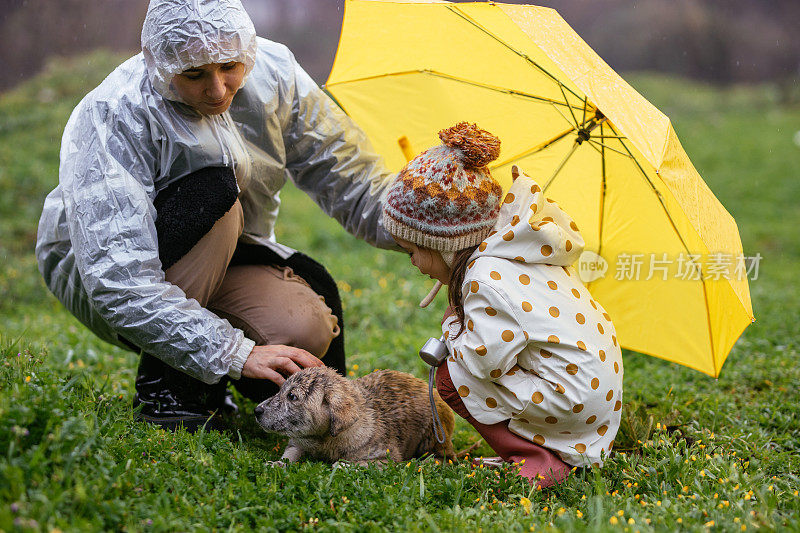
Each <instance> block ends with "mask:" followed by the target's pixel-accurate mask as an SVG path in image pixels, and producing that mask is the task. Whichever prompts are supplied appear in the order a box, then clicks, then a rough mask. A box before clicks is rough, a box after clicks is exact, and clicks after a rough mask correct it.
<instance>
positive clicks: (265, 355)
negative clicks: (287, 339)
mask: <svg viewBox="0 0 800 533" xmlns="http://www.w3.org/2000/svg"><path fill="white" fill-rule="evenodd" d="M298 365H300V366H302V367H303V368H311V367H315V366H325V363H323V362H322V361H320V360H319V359H318V358H316V357H314V356H313V355H311V354H310V353H309V352H307V351H305V350H303V349H301V348H295V347H293V346H284V345H283V344H273V345H269V346H256V347H255V348H253V351H252V352H250V355H249V356H247V361H245V362H244V366H243V367H242V376H244V377H246V378H255V379H268V380H270V381H271V382H273V383H275V384H276V385H278V386H280V385H282V384H283V382H284V381H286V378H284V377H283V374H285V375H287V376H291V375H292V374H294V373H295V372H300V370H301V368H300V366H298Z"/></svg>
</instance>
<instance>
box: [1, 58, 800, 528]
mask: <svg viewBox="0 0 800 533" xmlns="http://www.w3.org/2000/svg"><path fill="white" fill-rule="evenodd" d="M118 61H119V58H117V57H113V56H108V55H105V54H102V53H98V54H93V55H91V56H87V57H84V58H80V59H77V60H73V61H68V62H64V61H61V62H59V63H56V64H52V65H51V66H50V67H49V68H48V70H47V71H46V72H45V73H44V74H43V75H41V76H40V77H38V78H36V79H34V80H32V81H30V82H28V83H26V84H24V85H23V86H21V87H19V88H17V89H16V90H14V91H13V92H10V93H7V94H4V95H1V96H0V257H1V259H0V335H1V336H2V337H1V338H0V353H1V354H2V363H0V530H2V531H16V530H44V531H50V530H52V529H54V528H58V529H61V530H64V531H67V530H106V529H107V530H120V529H124V530H130V531H139V530H195V529H217V530H247V529H254V528H258V529H263V530H285V529H292V530H296V529H303V528H314V529H321V530H324V529H327V530H338V529H342V530H359V531H371V530H383V529H386V528H393V529H404V530H411V531H417V530H426V531H427V530H436V529H441V530H466V531H475V530H478V529H482V530H485V531H529V530H530V529H531V528H535V529H536V530H537V531H539V530H562V531H572V530H577V531H583V530H592V531H595V530H606V529H623V528H624V529H627V530H630V531H637V530H641V531H649V530H661V531H665V530H675V529H686V530H696V531H701V530H706V529H708V528H713V529H714V530H726V531H740V530H742V528H747V529H748V530H752V529H754V528H764V529H768V530H772V529H791V530H800V522H798V519H797V515H798V512H800V503H799V502H800V498H798V496H797V491H798V489H800V479H798V472H800V456H799V455H798V451H799V450H800V392H798V385H797V384H798V382H800V365H798V359H797V358H798V343H797V339H798V338H800V309H798V305H797V302H798V300H799V299H800V289H798V287H799V286H800V285H798V283H797V281H796V276H797V275H798V274H800V241H799V240H798V238H797V235H798V230H797V228H798V227H800V207H798V203H797V201H798V199H799V198H800V179H798V178H800V176H798V175H797V168H798V167H799V165H798V163H800V148H798V147H797V146H795V145H794V143H793V141H792V137H793V136H794V134H795V131H796V130H797V129H800V109H797V108H792V109H787V108H781V107H779V106H778V105H777V104H776V103H775V101H776V99H775V97H774V96H773V92H772V89H771V88H770V87H768V86H763V87H736V88H732V89H727V90H719V89H712V88H709V87H707V86H702V85H697V84H694V83H691V82H687V81H682V80H674V79H669V78H663V77H658V76H653V75H637V76H629V77H628V78H629V80H630V81H631V82H632V83H633V84H634V85H635V86H636V87H637V88H638V89H639V90H641V91H642V93H643V94H644V95H645V96H646V97H648V98H649V99H651V101H653V103H654V104H656V105H657V106H659V107H660V108H661V109H663V110H664V111H665V112H666V113H668V114H669V115H670V117H671V118H672V119H673V122H674V124H675V128H676V130H677V132H678V134H679V136H680V138H681V140H682V142H683V144H684V147H685V148H686V149H687V151H688V153H689V154H690V156H691V157H692V160H693V162H694V163H695V165H696V166H697V169H698V170H699V171H700V174H701V175H702V176H703V177H704V178H705V179H706V181H707V182H708V183H709V185H710V186H711V188H712V190H713V191H714V192H715V193H716V194H717V196H718V197H719V198H720V199H721V200H722V202H723V203H724V204H725V206H726V207H727V208H728V210H729V211H730V212H731V213H732V214H733V215H734V217H735V218H736V220H737V221H738V223H739V228H740V232H741V236H742V240H743V243H744V249H745V252H746V254H748V255H752V254H755V253H756V252H760V253H761V254H762V255H763V256H764V259H763V261H762V264H761V272H760V274H761V275H760V277H759V279H758V280H757V281H754V282H751V291H752V295H753V302H754V304H753V305H754V309H755V313H756V316H757V318H758V322H756V323H755V324H754V325H753V326H751V327H750V328H748V329H747V330H746V332H745V334H744V336H743V337H742V338H741V339H740V341H739V342H738V343H737V345H736V346H735V348H734V349H733V352H732V353H731V355H730V357H729V358H728V361H727V363H726V364H725V367H724V369H723V371H722V376H721V377H720V379H718V380H714V379H711V378H709V377H707V376H705V375H703V374H700V373H698V372H695V371H691V370H688V369H685V368H682V367H679V366H676V365H673V364H669V363H665V362H663V361H660V360H657V359H654V358H650V357H645V356H641V355H638V354H626V360H625V398H626V404H625V408H624V411H623V413H624V419H623V426H622V430H621V434H620V437H619V438H618V440H617V442H618V443H620V448H621V449H622V450H623V452H622V453H617V454H616V455H615V456H614V457H613V459H611V460H610V461H609V462H608V463H607V466H606V467H605V468H604V469H603V470H602V472H588V473H585V474H579V475H576V476H573V477H572V478H571V479H569V480H568V481H567V482H566V483H565V484H563V485H562V486H560V487H558V488H555V489H552V490H548V491H541V492H539V491H535V492H531V491H530V489H529V488H528V487H527V486H526V485H525V484H524V483H522V482H521V481H520V480H519V478H517V477H515V476H514V475H513V474H512V473H511V472H509V471H501V472H490V471H487V470H483V469H478V470H473V469H472V468H471V467H469V466H467V465H463V464H462V465H444V466H443V465H437V464H435V462H433V461H430V460H428V461H422V462H418V461H413V462H411V463H409V464H407V463H402V464H396V465H389V466H388V467H386V468H384V469H382V470H378V469H375V468H367V469H361V468H355V469H336V470H333V469H331V467H330V466H328V465H324V464H319V463H312V462H305V463H301V464H298V465H293V466H290V467H289V468H287V469H285V470H282V469H272V468H266V467H264V466H263V464H264V461H266V460H270V459H276V458H277V457H278V456H279V453H280V449H281V447H282V446H283V444H284V442H283V441H282V440H281V439H277V438H274V437H271V436H268V435H265V434H263V433H262V432H260V430H259V429H258V428H257V427H256V426H255V424H254V421H253V420H252V417H251V416H249V414H248V415H247V416H245V417H243V418H242V419H240V420H237V421H235V422H234V429H233V431H231V432H230V433H229V434H220V433H216V432H209V433H201V434H198V435H188V434H186V433H185V432H179V433H174V434H173V433H167V432H164V431H161V430H159V429H155V428H153V427H149V426H144V425H141V424H138V423H135V422H134V421H133V418H132V413H131V409H130V403H131V398H132V395H133V378H134V375H135V368H136V362H137V361H136V357H135V356H134V355H133V354H130V353H127V352H124V351H122V350H119V349H116V348H113V347H110V346H108V345H106V344H103V343H102V342H100V341H98V340H97V339H95V338H94V337H93V336H92V334H91V333H89V332H88V331H86V330H85V329H84V328H83V327H82V326H81V325H80V324H79V323H78V322H77V321H76V320H75V319H73V318H72V317H71V316H70V315H69V314H68V313H67V312H66V311H64V309H62V307H61V306H60V304H59V303H58V302H57V301H55V299H54V298H53V297H52V296H51V295H50V294H49V293H48V292H47V290H46V289H45V287H44V286H43V283H42V282H41V280H40V278H39V274H38V272H37V269H36V264H35V260H34V258H33V246H34V241H35V235H36V224H37V220H38V215H39V212H40V209H41V205H42V201H43V198H44V196H45V194H46V193H47V192H48V191H49V190H50V189H51V188H52V187H53V186H54V184H55V183H56V181H57V166H58V148H59V144H60V136H61V132H62V130H63V127H64V124H65V122H66V120H67V117H68V115H69V112H70V110H71V109H72V108H73V107H74V105H75V104H76V103H77V102H78V100H79V99H80V98H81V96H82V95H83V94H85V92H86V91H87V90H89V89H90V88H91V87H93V86H94V85H95V84H96V83H97V82H99V80H100V79H101V78H102V76H103V75H105V73H107V72H109V71H110V70H111V69H112V68H113V66H114V65H115V64H116V63H117V62H118ZM283 198H284V204H283V205H284V208H283V212H282V214H281V219H280V223H279V227H278V235H279V238H280V239H281V240H282V241H283V242H286V243H287V244H290V245H293V246H295V247H297V248H300V249H303V250H306V251H310V252H312V253H313V254H314V255H315V256H316V257H317V258H318V259H320V260H321V261H323V262H324V263H326V264H327V265H328V266H329V268H330V269H331V271H332V272H333V274H334V275H335V277H336V278H337V279H338V280H340V287H341V289H342V294H343V298H344V303H345V307H346V320H347V327H348V337H347V345H348V346H347V347H348V353H349V364H350V365H352V368H353V373H354V374H356V375H362V374H365V373H367V372H370V371H372V370H373V369H375V368H396V369H400V370H406V371H410V372H413V373H414V374H416V375H418V376H420V377H422V376H424V375H425V374H424V373H425V367H424V365H423V364H422V363H421V362H420V361H419V360H418V358H417V356H416V355H415V354H416V350H417V348H418V346H419V345H420V344H421V342H422V341H424V340H425V339H426V338H427V337H428V336H430V335H433V334H436V333H437V331H438V320H437V315H439V314H440V313H441V310H442V308H443V306H444V300H443V298H442V296H440V297H439V299H438V300H437V302H436V304H435V308H434V309H431V310H428V311H425V312H423V311H420V310H419V309H418V308H417V307H416V302H418V301H419V299H420V298H421V297H422V296H424V294H425V293H426V292H427V290H428V289H429V287H430V282H429V281H424V280H423V279H422V278H421V277H420V276H419V275H418V274H415V272H414V271H413V270H412V267H411V266H410V264H408V263H407V261H406V260H405V259H404V258H403V257H402V256H399V255H396V254H391V253H387V252H381V251H377V250H374V249H372V248H370V247H369V246H367V245H365V244H363V243H361V242H358V241H356V240H355V239H353V238H351V237H350V236H348V235H346V234H345V233H344V232H343V231H342V230H341V229H340V228H339V227H338V226H337V225H336V224H335V223H334V222H332V221H330V220H328V219H327V218H326V217H325V216H324V215H322V214H321V212H320V211H319V210H318V209H316V208H315V207H314V206H313V205H312V204H311V203H310V201H309V200H308V199H307V198H306V197H304V196H303V195H302V194H301V193H299V192H298V191H296V190H295V189H293V188H291V187H287V189H286V191H285V194H284V196H283ZM356 365H357V367H356ZM239 400H240V405H241V406H242V407H243V409H244V411H245V412H247V413H249V412H251V410H252V408H253V405H252V403H247V402H245V401H243V400H241V398H239ZM476 438H477V437H476V434H475V433H474V432H472V430H471V429H470V428H469V427H468V426H467V425H466V424H464V423H463V422H459V425H458V426H457V433H456V446H457V447H458V448H462V447H465V446H467V445H469V444H470V443H472V442H473V441H474V440H475V439H476ZM482 451H483V452H488V449H487V448H485V446H484V447H483V448H482ZM523 497H525V498H530V500H531V505H530V508H529V513H528V512H526V509H525V506H523V505H521V503H520V501H521V498H523Z"/></svg>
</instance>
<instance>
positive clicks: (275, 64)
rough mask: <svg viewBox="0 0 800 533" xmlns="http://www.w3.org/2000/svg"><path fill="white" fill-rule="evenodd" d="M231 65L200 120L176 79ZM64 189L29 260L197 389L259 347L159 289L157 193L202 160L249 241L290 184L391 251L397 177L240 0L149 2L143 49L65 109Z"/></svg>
mask: <svg viewBox="0 0 800 533" xmlns="http://www.w3.org/2000/svg"><path fill="white" fill-rule="evenodd" d="M229 61H240V62H242V63H244V65H245V67H246V72H247V76H246V78H245V82H244V83H243V86H242V87H241V88H240V90H239V92H238V93H237V94H236V96H235V97H234V99H233V103H232V104H231V107H230V109H229V110H228V111H226V112H225V113H223V114H221V115H208V116H205V115H200V114H198V113H196V112H195V111H194V110H193V109H192V108H190V107H189V106H187V105H186V104H184V103H182V102H180V100H179V98H178V96H177V94H176V93H175V92H174V90H173V88H172V86H171V80H172V77H173V76H174V75H175V74H177V73H179V72H181V71H183V70H186V69H188V68H191V67H196V66H200V65H204V64H208V63H224V62H229ZM60 158H61V163H60V168H59V184H58V186H57V187H56V188H55V189H54V190H53V191H52V192H51V193H50V194H49V195H48V196H47V199H46V200H45V205H44V210H43V212H42V216H41V220H40V222H39V234H38V239H37V245H36V255H37V258H38V262H39V269H40V271H41V273H42V275H43V277H44V279H45V282H46V283H47V286H48V287H49V288H50V290H51V291H52V292H53V293H54V294H55V295H56V297H57V298H58V299H59V300H60V301H61V302H62V303H63V304H64V305H65V306H66V307H67V309H69V310H70V311H71V312H72V313H73V314H74V315H75V316H76V317H77V318H78V319H79V320H80V321H81V322H83V323H84V324H85V325H87V326H88V327H89V328H90V329H91V330H92V331H94V332H95V333H96V334H97V335H98V336H100V337H101V338H103V339H105V340H107V341H109V342H112V343H115V344H117V345H120V346H125V343H124V342H123V341H122V340H121V339H125V340H127V341H128V342H129V343H133V344H135V345H136V346H138V347H140V348H141V349H142V350H143V351H144V352H147V353H150V354H153V355H155V356H156V357H158V358H160V359H162V360H163V361H165V362H166V363H168V364H170V365H172V366H173V367H175V368H177V369H179V370H182V371H184V372H186V373H188V374H189V375H191V376H194V377H196V378H198V379H201V380H203V381H204V382H206V383H216V382H218V381H219V380H220V379H221V378H222V377H223V376H225V375H229V376H231V377H233V378H238V377H239V375H240V372H241V368H242V365H243V364H244V361H245V359H246V358H247V355H248V354H249V352H250V350H251V349H252V346H253V342H252V341H251V340H249V339H246V338H245V337H244V334H243V332H242V331H241V330H238V329H235V328H233V327H232V326H231V325H230V324H229V323H228V322H227V321H226V320H223V319H221V318H219V317H217V316H216V315H214V314H213V313H212V312H210V311H208V310H207V309H204V308H203V307H201V306H200V305H199V304H198V303H197V302H196V301H195V300H192V299H187V298H186V296H185V294H184V293H183V291H181V290H180V289H179V288H178V287H176V286H175V285H172V284H170V283H168V282H166V281H165V279H164V272H163V269H162V265H161V262H160V261H159V256H158V240H157V236H156V230H155V223H154V222H155V216H156V212H155V208H154V207H153V200H154V198H155V196H156V195H157V194H158V192H159V191H161V190H163V189H164V188H165V187H167V186H168V185H169V184H170V183H172V182H174V181H175V180H177V179H179V178H182V177H184V176H186V175H188V174H190V173H192V172H194V171H196V170H199V169H201V168H204V167H208V166H230V167H232V168H234V172H235V174H236V178H237V182H238V184H239V187H240V190H241V193H240V195H239V199H240V201H241V203H242V207H243V210H244V234H243V235H242V237H241V241H242V242H247V243H250V244H260V245H264V246H268V247H270V248H272V249H273V250H275V251H276V252H278V253H279V254H281V255H282V256H284V257H287V256H288V255H289V254H291V253H293V250H291V249H290V248H288V247H285V246H282V245H280V244H278V243H276V242H275V236H274V232H273V229H274V225H275V219H276V217H277V214H278V207H279V205H280V198H279V191H280V189H281V187H282V186H283V185H284V184H285V183H286V180H287V179H291V180H292V181H293V182H294V183H295V185H297V187H299V188H300V189H301V190H303V191H305V192H306V193H308V194H309V195H310V196H311V197H312V198H313V199H314V200H315V201H316V202H317V204H319V206H320V207H321V208H322V210H323V211H324V212H325V213H327V214H328V215H330V216H333V217H335V218H336V219H337V220H338V221H339V222H340V223H341V224H342V225H343V226H344V227H345V229H347V230H348V231H349V232H350V233H352V234H354V235H356V236H357V237H360V238H362V239H365V240H367V241H368V242H370V243H372V244H375V245H378V246H381V247H391V246H393V244H392V241H391V238H390V237H389V235H388V234H387V233H386V232H385V231H384V229H383V227H382V226H381V224H380V222H379V221H380V213H381V206H380V196H381V194H382V193H383V191H384V190H385V188H386V186H387V185H388V183H390V181H391V180H390V177H389V175H388V172H387V171H386V170H385V168H384V166H383V163H382V161H381V159H380V158H379V157H378V156H377V155H376V154H374V152H373V151H372V149H371V147H370V145H369V143H368V141H367V140H366V138H365V136H364V135H363V133H362V132H361V130H360V129H358V128H357V127H356V126H355V125H354V124H353V123H352V121H351V120H350V119H349V118H348V117H347V116H346V115H344V113H342V112H341V111H340V110H339V109H338V108H337V107H336V105H335V104H334V103H333V102H332V101H331V100H330V99H329V98H328V97H327V96H326V95H325V94H324V93H323V92H322V91H321V90H320V89H319V87H317V85H316V84H315V83H314V81H313V80H312V79H311V78H310V77H309V76H308V75H307V74H306V73H305V72H304V71H303V69H302V68H301V67H300V66H299V65H298V64H297V62H296V61H295V59H294V57H293V56H292V54H291V52H290V51H289V50H288V49H287V48H286V47H285V46H283V45H280V44H277V43H274V42H270V41H267V40H265V39H261V38H259V37H256V35H255V31H254V29H253V25H252V22H251V21H250V18H249V17H248V15H247V13H246V12H245V11H244V9H243V8H242V6H241V4H240V2H239V1H238V0H188V1H187V0H152V1H151V3H150V6H149V8H148V12H147V16H146V19H145V23H144V27H143V30H142V53H140V54H138V55H136V56H134V57H132V58H130V59H129V60H127V61H125V62H124V63H123V64H122V65H120V66H119V67H117V69H116V70H114V72H112V73H111V74H110V75H109V76H108V77H107V78H106V79H105V80H104V81H103V82H102V83H101V84H100V85H99V86H98V87H97V88H96V89H94V90H93V91H92V92H90V93H89V94H88V95H87V96H86V97H85V98H84V99H83V100H82V101H81V102H80V104H78V106H77V107H76V108H75V110H74V111H73V113H72V115H71V116H70V119H69V121H68V123H67V126H66V128H65V130H64V136H63V138H62V142H61V153H60Z"/></svg>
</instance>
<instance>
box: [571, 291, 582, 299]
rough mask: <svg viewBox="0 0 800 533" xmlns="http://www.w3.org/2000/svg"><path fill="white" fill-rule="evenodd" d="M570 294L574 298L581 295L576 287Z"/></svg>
mask: <svg viewBox="0 0 800 533" xmlns="http://www.w3.org/2000/svg"><path fill="white" fill-rule="evenodd" d="M572 295H573V296H574V297H575V298H580V297H581V292H580V291H579V290H578V289H572Z"/></svg>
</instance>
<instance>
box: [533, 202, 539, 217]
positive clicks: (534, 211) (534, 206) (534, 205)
mask: <svg viewBox="0 0 800 533" xmlns="http://www.w3.org/2000/svg"><path fill="white" fill-rule="evenodd" d="M538 209H539V208H538V207H536V204H535V203H532V204H531V211H533V213H534V214H536V211H538Z"/></svg>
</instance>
